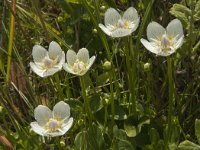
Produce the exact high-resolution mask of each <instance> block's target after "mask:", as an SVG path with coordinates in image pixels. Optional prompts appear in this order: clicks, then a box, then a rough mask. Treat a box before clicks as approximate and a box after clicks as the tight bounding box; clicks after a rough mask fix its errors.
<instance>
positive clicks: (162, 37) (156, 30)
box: [141, 19, 184, 56]
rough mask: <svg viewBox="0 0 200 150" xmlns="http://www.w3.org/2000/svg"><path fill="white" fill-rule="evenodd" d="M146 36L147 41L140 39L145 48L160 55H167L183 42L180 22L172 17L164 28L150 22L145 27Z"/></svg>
mask: <svg viewBox="0 0 200 150" xmlns="http://www.w3.org/2000/svg"><path fill="white" fill-rule="evenodd" d="M147 38H148V40H149V41H147V40H145V39H141V42H142V44H143V45H144V47H145V48H146V49H147V50H149V51H150V52H152V53H155V54H157V55H160V56H169V55H171V54H173V53H174V52H175V51H176V50H177V49H178V48H179V47H181V46H182V44H183V40H184V34H183V27H182V24H181V22H180V21H179V20H178V19H174V20H172V21H171V22H170V23H169V24H168V26H167V27H166V29H165V28H163V27H162V26H161V25H160V24H158V23H156V22H151V23H150V24H149V25H148V27H147Z"/></svg>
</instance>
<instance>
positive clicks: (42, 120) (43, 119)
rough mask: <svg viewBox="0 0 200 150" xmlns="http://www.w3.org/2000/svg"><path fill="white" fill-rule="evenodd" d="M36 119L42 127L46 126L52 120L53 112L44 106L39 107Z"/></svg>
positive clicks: (36, 111)
mask: <svg viewBox="0 0 200 150" xmlns="http://www.w3.org/2000/svg"><path fill="white" fill-rule="evenodd" d="M34 117H35V120H36V121H37V123H38V124H39V125H40V126H44V125H45V124H46V123H47V122H48V121H49V119H50V118H52V117H53V116H52V112H51V110H50V109H49V108H48V107H47V106H44V105H39V106H37V107H36V108H35V110H34Z"/></svg>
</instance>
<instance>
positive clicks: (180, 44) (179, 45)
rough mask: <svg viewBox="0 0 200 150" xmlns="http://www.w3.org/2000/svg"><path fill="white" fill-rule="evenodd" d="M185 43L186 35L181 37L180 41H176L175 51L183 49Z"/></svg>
mask: <svg viewBox="0 0 200 150" xmlns="http://www.w3.org/2000/svg"><path fill="white" fill-rule="evenodd" d="M183 41H184V35H183V36H182V37H180V38H179V39H178V40H176V42H175V43H174V46H173V47H174V49H178V48H179V47H181V46H182V45H183Z"/></svg>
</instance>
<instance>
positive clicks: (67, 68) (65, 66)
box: [63, 63, 76, 74]
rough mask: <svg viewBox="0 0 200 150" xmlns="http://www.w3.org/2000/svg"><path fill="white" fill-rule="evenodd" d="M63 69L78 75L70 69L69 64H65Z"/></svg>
mask: <svg viewBox="0 0 200 150" xmlns="http://www.w3.org/2000/svg"><path fill="white" fill-rule="evenodd" d="M63 69H64V70H65V71H67V72H68V73H71V74H76V73H75V72H74V71H73V70H72V69H71V68H70V67H69V65H68V64H67V63H64V64H63Z"/></svg>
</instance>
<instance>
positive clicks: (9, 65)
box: [6, 0, 16, 82]
mask: <svg viewBox="0 0 200 150" xmlns="http://www.w3.org/2000/svg"><path fill="white" fill-rule="evenodd" d="M12 11H13V13H16V0H13V1H12ZM14 15H15V14H12V13H11V18H10V33H9V41H8V60H7V74H6V82H8V80H9V77H10V67H11V55H12V49H13V38H14V29H15V17H14Z"/></svg>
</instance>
